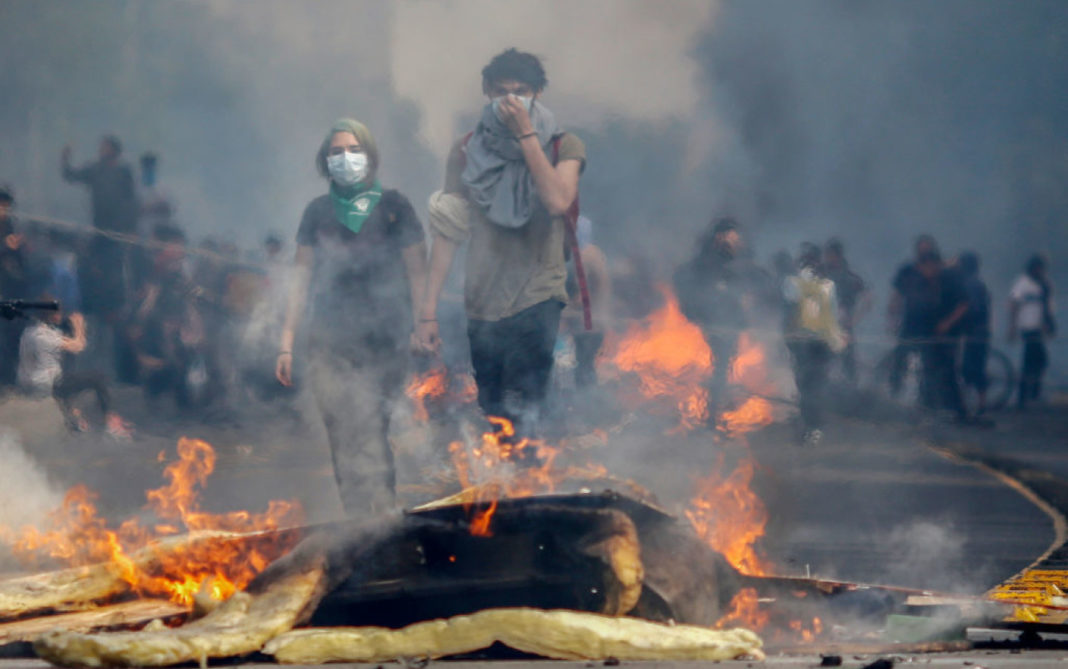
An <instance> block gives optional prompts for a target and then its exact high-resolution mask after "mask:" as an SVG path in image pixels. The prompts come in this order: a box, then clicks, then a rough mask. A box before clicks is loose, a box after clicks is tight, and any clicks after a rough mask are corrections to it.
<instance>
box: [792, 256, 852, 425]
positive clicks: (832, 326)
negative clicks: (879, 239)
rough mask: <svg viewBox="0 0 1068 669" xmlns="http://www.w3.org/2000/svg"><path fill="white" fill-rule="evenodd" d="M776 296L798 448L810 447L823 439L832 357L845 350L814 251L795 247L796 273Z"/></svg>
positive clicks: (830, 285)
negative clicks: (797, 417)
mask: <svg viewBox="0 0 1068 669" xmlns="http://www.w3.org/2000/svg"><path fill="white" fill-rule="evenodd" d="M782 293H783V299H784V301H785V311H784V320H783V338H784V339H785V341H786V347H787V348H788V349H789V350H790V356H791V358H792V359H793V368H794V381H795V383H796V384H797V395H798V406H799V408H800V412H801V426H802V432H801V443H802V444H803V445H805V446H815V445H816V444H818V443H820V441H821V440H822V439H823V425H824V416H823V412H824V393H825V390H826V386H827V372H828V368H829V366H830V362H831V359H832V357H833V354H835V353H840V352H841V351H842V350H843V349H844V348H845V345H846V335H845V334H844V333H843V331H842V329H841V325H840V322H841V317H840V315H839V314H838V301H837V295H836V291H835V284H834V281H831V280H830V279H828V278H827V277H825V276H823V275H822V267H821V263H820V248H819V247H818V246H816V245H815V244H803V245H802V246H801V252H800V254H799V255H798V260H797V272H796V273H795V274H793V275H792V276H788V277H787V278H786V280H785V281H784V282H783V286H782Z"/></svg>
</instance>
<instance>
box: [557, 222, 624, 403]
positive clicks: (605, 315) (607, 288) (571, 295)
mask: <svg viewBox="0 0 1068 669" xmlns="http://www.w3.org/2000/svg"><path fill="white" fill-rule="evenodd" d="M577 238H578V245H579V250H580V252H581V253H582V265H583V268H584V269H585V272H586V283H587V286H588V288H589V294H590V316H591V317H592V321H593V329H592V330H590V331H589V332H587V331H586V328H585V324H584V322H583V311H582V296H581V294H580V290H579V285H578V280H577V278H576V274H575V269H574V267H575V263H574V259H571V261H570V262H568V272H567V294H568V303H567V306H566V307H564V312H563V315H562V319H561V320H562V322H563V330H564V332H565V333H568V334H570V335H571V337H572V338H573V340H574V342H575V387H576V388H587V387H590V386H593V385H596V384H597V370H596V369H595V368H594V363H595V362H596V360H597V353H598V352H599V351H600V350H601V345H602V344H603V343H604V333H605V328H607V327H608V326H609V323H610V318H611V317H610V313H611V311H610V310H611V300H612V285H611V280H610V279H609V276H608V263H607V261H606V260H605V256H604V252H603V251H601V249H600V248H599V247H597V246H596V245H595V244H594V243H593V222H592V221H590V219H588V218H587V217H585V216H579V218H578V226H577Z"/></svg>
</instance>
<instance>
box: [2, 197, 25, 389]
mask: <svg viewBox="0 0 1068 669" xmlns="http://www.w3.org/2000/svg"><path fill="white" fill-rule="evenodd" d="M14 208H15V193H14V191H13V190H12V189H11V187H10V186H8V185H6V184H4V185H0V299H3V300H17V299H26V298H27V297H28V295H27V294H26V290H27V288H28V284H29V280H28V279H29V277H28V268H27V266H26V258H25V254H24V252H23V236H22V235H21V234H20V231H19V229H18V226H17V224H16V221H15V215H14V213H13V210H14ZM24 327H25V324H24V323H23V322H22V321H21V320H19V319H13V320H6V319H0V388H5V387H11V386H14V385H15V380H16V379H15V375H16V371H17V367H18V350H19V338H20V337H21V336H22V331H23V329H24Z"/></svg>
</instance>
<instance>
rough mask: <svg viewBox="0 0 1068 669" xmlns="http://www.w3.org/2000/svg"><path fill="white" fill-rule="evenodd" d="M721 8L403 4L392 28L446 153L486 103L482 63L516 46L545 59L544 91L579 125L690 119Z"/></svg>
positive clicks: (402, 64) (431, 134)
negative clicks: (705, 35)
mask: <svg viewBox="0 0 1068 669" xmlns="http://www.w3.org/2000/svg"><path fill="white" fill-rule="evenodd" d="M716 7H717V5H716V4H714V3H710V2H707V1H695V0H685V1H681V2H671V3H650V2H642V1H641V0H624V1H619V0H590V1H587V2H577V3H576V2H567V1H566V0H550V1H548V2H526V1H523V0H505V1H504V2H501V1H499V0H466V1H458V0H449V1H447V2H433V3H431V2H419V1H408V2H403V3H399V4H397V5H396V14H395V17H394V21H393V24H392V32H391V49H392V58H391V74H392V80H393V85H394V87H395V89H396V90H397V92H398V93H399V94H400V95H401V96H403V97H405V98H407V99H410V100H413V101H415V102H416V103H417V104H418V105H419V107H420V110H421V111H422V123H421V126H420V127H421V129H422V132H423V136H424V137H425V138H426V139H427V141H428V142H429V143H430V145H431V146H433V147H434V148H435V150H436V151H437V152H438V153H439V155H441V154H443V153H444V151H445V150H446V149H447V148H448V146H449V144H450V143H451V142H452V141H453V140H455V138H456V136H457V132H458V128H457V122H458V121H459V120H461V119H462V118H464V117H465V116H470V115H471V113H472V110H473V109H477V107H478V106H479V105H480V104H481V100H482V91H481V85H482V81H481V76H480V74H479V72H480V70H481V69H482V67H483V66H484V65H485V64H486V63H487V62H488V61H489V59H490V57H492V56H493V55H495V54H497V53H499V52H501V51H503V50H504V49H506V48H508V47H513V46H514V47H517V48H520V49H522V50H524V51H529V52H532V53H535V54H537V55H539V56H541V57H542V58H543V61H544V63H545V66H546V70H547V71H548V75H549V87H548V88H547V90H546V93H545V96H544V99H545V100H546V102H547V104H548V105H549V106H550V107H552V108H553V109H554V111H557V112H558V117H559V118H562V119H564V122H565V123H567V124H569V125H570V126H571V127H574V126H576V125H578V126H582V125H597V124H600V123H601V122H602V121H603V120H604V119H605V118H613V117H621V118H629V119H634V120H645V121H650V120H651V121H659V120H663V119H670V118H677V117H687V116H690V115H692V113H693V110H694V108H695V107H696V105H697V104H698V102H699V96H698V92H697V87H696V86H695V83H696V78H697V75H698V73H699V70H698V66H697V63H696V62H695V61H694V60H693V59H692V58H690V57H689V50H690V49H691V48H692V44H693V40H694V38H695V37H696V36H697V34H698V31H699V30H700V29H701V28H702V27H703V26H704V25H706V24H707V23H708V21H709V20H711V19H712V18H713V16H714V14H715V11H716Z"/></svg>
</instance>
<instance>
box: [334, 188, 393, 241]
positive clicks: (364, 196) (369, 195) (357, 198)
mask: <svg viewBox="0 0 1068 669" xmlns="http://www.w3.org/2000/svg"><path fill="white" fill-rule="evenodd" d="M380 199H382V185H381V184H379V183H378V181H377V180H376V181H375V182H374V183H372V184H370V185H367V184H357V185H356V186H353V187H352V188H351V189H349V188H346V189H344V190H342V189H340V188H338V187H337V185H336V184H333V183H331V184H330V201H331V202H333V203H334V215H335V216H337V220H338V222H340V223H341V224H342V225H344V226H345V227H346V228H348V229H349V230H352V231H353V232H359V231H360V229H361V228H363V224H364V223H365V222H366V221H367V217H368V216H370V215H371V212H372V211H374V210H375V207H376V206H378V201H379V200H380Z"/></svg>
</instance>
